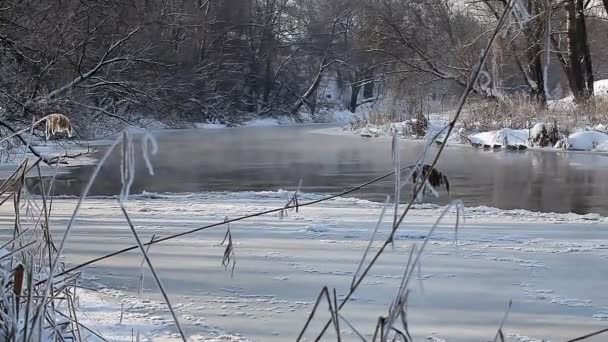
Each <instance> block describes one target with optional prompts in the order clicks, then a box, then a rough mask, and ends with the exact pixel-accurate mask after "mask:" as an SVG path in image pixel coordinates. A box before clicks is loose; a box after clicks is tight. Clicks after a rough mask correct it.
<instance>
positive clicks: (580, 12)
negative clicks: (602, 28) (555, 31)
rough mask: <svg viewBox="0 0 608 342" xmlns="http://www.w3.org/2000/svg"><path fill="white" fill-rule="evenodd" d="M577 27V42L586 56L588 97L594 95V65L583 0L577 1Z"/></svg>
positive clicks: (584, 65) (584, 56) (585, 67)
mask: <svg viewBox="0 0 608 342" xmlns="http://www.w3.org/2000/svg"><path fill="white" fill-rule="evenodd" d="M576 27H577V37H576V39H577V42H578V43H579V44H580V50H581V54H582V56H583V58H584V62H583V67H584V69H585V76H586V77H585V81H586V82H587V90H586V91H587V97H590V96H593V65H592V63H591V50H590V49H589V39H588V36H587V24H586V23H585V4H584V1H583V0H577V1H576Z"/></svg>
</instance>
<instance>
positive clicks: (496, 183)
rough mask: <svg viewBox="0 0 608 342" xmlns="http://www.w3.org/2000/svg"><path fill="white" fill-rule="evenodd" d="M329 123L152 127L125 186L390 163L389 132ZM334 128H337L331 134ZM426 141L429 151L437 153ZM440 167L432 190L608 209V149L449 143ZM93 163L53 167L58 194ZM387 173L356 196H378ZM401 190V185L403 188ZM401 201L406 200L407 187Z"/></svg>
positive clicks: (103, 183)
mask: <svg viewBox="0 0 608 342" xmlns="http://www.w3.org/2000/svg"><path fill="white" fill-rule="evenodd" d="M336 132H338V131H337V128H332V127H328V126H317V125H315V126H284V127H248V128H229V129H219V130H211V129H207V130H179V131H159V132H156V133H155V136H156V138H157V140H158V143H159V147H160V150H159V153H158V154H157V155H156V156H154V157H153V158H152V162H153V164H154V168H155V175H154V176H150V175H148V174H147V172H146V168H145V165H144V163H143V159H142V158H141V157H140V156H139V155H140V153H137V155H138V157H137V158H138V162H137V165H136V172H137V177H136V179H135V181H134V184H133V186H132V188H131V192H132V193H140V192H143V191H148V192H159V193H160V192H201V191H259V190H277V189H286V190H294V189H296V188H297V185H298V183H299V181H300V180H302V190H303V191H305V192H319V193H336V192H340V191H342V190H344V189H347V188H350V187H353V186H356V185H358V184H360V183H363V182H365V181H367V180H369V179H372V178H374V177H377V176H379V175H382V174H384V173H386V172H389V171H391V170H392V167H393V166H392V159H391V141H390V139H389V138H371V139H370V138H363V137H359V136H354V135H348V134H341V135H340V134H335V133H336ZM330 133H334V134H330ZM400 146H401V160H402V164H403V165H409V163H412V162H413V161H414V160H416V158H417V157H418V156H419V155H420V153H421V152H422V151H423V149H424V142H422V141H406V140H402V141H401V142H400ZM436 151H437V148H436V147H432V148H431V150H430V151H429V152H428V155H429V159H430V156H432V155H434V153H436ZM119 168H120V153H118V152H116V153H114V154H113V155H112V156H110V158H109V160H108V163H107V164H106V165H105V166H104V167H103V169H102V171H101V173H100V175H99V177H98V179H97V180H96V182H95V184H94V186H93V188H92V190H91V195H115V194H117V193H119V191H120V188H121V181H120V172H119ZM438 169H439V170H440V171H441V172H443V173H445V174H446V175H447V176H448V178H449V180H450V193H449V194H448V193H447V192H446V191H445V189H442V190H441V192H440V197H439V198H426V199H425V200H426V201H428V202H434V203H440V204H442V203H447V202H449V201H450V200H451V199H462V200H463V201H464V203H465V205H466V206H479V205H486V206H491V207H497V208H501V209H528V210H532V211H543V212H574V213H579V214H586V213H600V214H602V215H608V156H605V155H597V154H589V153H566V152H555V151H523V152H512V151H486V150H482V149H474V148H470V147H468V146H453V147H448V148H447V149H446V150H445V151H444V154H443V156H442V157H441V159H440V161H439V165H438ZM92 170H93V166H77V167H73V168H70V172H69V173H67V174H62V175H60V176H59V179H58V182H57V194H65V195H79V194H80V192H81V191H82V187H83V186H84V184H85V183H86V181H87V180H88V179H89V177H90V175H91V173H92ZM393 189H394V180H393V179H392V178H387V179H385V180H384V181H381V182H378V183H376V184H373V185H371V186H369V187H366V188H365V189H362V190H360V191H358V192H356V193H355V194H353V196H356V197H360V198H364V199H370V200H374V201H383V200H384V198H385V196H386V195H387V194H392V193H393ZM406 190H407V189H406ZM401 200H402V201H406V200H409V196H408V195H407V193H406V194H404V196H403V198H402V199H401Z"/></svg>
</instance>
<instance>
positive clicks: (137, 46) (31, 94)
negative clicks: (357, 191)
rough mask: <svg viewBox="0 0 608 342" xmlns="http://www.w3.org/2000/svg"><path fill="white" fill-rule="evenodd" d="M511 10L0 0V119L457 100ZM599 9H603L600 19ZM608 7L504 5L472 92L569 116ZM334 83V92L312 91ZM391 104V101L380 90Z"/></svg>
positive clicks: (570, 2) (394, 0) (586, 1)
mask: <svg viewBox="0 0 608 342" xmlns="http://www.w3.org/2000/svg"><path fill="white" fill-rule="evenodd" d="M509 4H510V0H330V1H328V0H206V1H205V0H130V1H124V0H56V1H53V0H47V1H40V0H0V107H1V108H2V109H1V111H2V115H3V116H4V117H5V118H8V119H12V120H20V119H29V118H30V117H31V116H32V115H36V116H38V117H39V116H41V115H44V114H48V113H49V112H52V111H59V112H66V113H70V114H72V115H74V116H79V117H81V118H83V119H82V120H83V122H87V120H93V119H94V118H98V117H113V118H116V119H118V120H120V119H122V118H128V117H130V116H132V115H133V114H135V115H139V116H146V117H156V118H158V119H160V120H193V121H199V122H200V121H222V122H230V121H235V120H237V121H238V119H239V118H240V117H242V116H243V115H244V114H254V115H259V116H265V115H285V114H289V115H294V116H295V115H297V114H298V113H301V112H305V113H312V114H314V113H315V112H317V111H318V110H319V109H320V108H321V107H323V106H324V105H327V104H328V103H329V104H332V105H334V106H342V107H343V108H346V109H350V110H351V111H355V110H356V109H357V107H358V106H360V105H361V104H363V103H372V102H374V101H377V100H378V99H381V98H382V96H383V95H384V94H385V93H386V91H385V90H386V89H387V88H393V89H398V93H399V94H401V95H402V96H408V95H409V94H411V93H414V92H416V93H417V94H419V93H424V94H428V95H430V94H434V95H435V96H437V94H442V93H447V92H457V91H458V90H459V89H460V88H459V87H461V86H463V85H464V84H466V82H467V80H468V77H469V74H470V71H471V70H472V69H473V67H474V65H475V63H476V61H477V59H478V56H479V54H480V49H481V48H482V46H483V45H484V44H485V42H486V38H487V36H488V34H490V32H491V30H492V29H493V27H494V25H495V24H496V21H497V18H498V16H499V15H500V13H502V11H503V10H504V8H505V6H509ZM605 6H607V7H605ZM606 10H608V1H603V2H600V1H593V0H517V1H516V2H515V3H514V5H513V10H512V13H511V15H510V17H509V22H508V25H506V26H505V27H504V28H503V30H502V31H501V34H500V37H499V39H498V41H497V43H496V44H495V46H494V47H493V51H492V55H491V60H490V63H488V65H487V67H486V69H485V72H484V74H483V77H482V78H481V80H480V82H479V84H477V85H476V86H475V89H474V93H475V94H476V95H477V96H480V97H485V98H490V99H494V100H496V101H500V100H501V98H504V97H506V96H510V95H512V94H516V93H517V94H525V95H526V96H530V97H531V98H533V99H535V100H537V101H538V103H539V105H540V106H543V105H544V104H545V103H546V100H547V98H548V97H550V96H552V94H553V92H554V90H555V89H556V87H557V86H558V85H559V84H563V86H564V87H565V88H566V90H568V88H569V89H570V91H571V93H572V94H573V95H574V97H575V98H576V101H578V102H583V101H586V100H587V99H589V98H590V97H592V96H593V81H594V78H597V77H598V76H597V75H601V74H602V72H603V70H604V69H605V66H604V60H605V58H604V57H603V55H605V53H604V52H606V51H605V48H604V45H605V44H604V42H605V41H606V34H607V32H608V30H607V29H606V28H607V25H608V23H607V22H606V17H607V16H606ZM328 84H333V87H334V88H335V89H338V90H339V91H338V92H336V91H330V92H327V91H322V90H321V89H322V88H323V87H328ZM393 93H394V92H393Z"/></svg>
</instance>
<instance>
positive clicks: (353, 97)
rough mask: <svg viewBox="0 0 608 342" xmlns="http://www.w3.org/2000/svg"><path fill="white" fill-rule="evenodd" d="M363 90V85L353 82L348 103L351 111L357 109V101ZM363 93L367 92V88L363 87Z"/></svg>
mask: <svg viewBox="0 0 608 342" xmlns="http://www.w3.org/2000/svg"><path fill="white" fill-rule="evenodd" d="M360 90H361V86H360V85H358V84H357V83H352V84H351V86H350V102H349V103H348V110H350V111H351V113H354V112H355V111H356V110H357V102H358V99H359V91H360ZM363 94H365V88H364V89H363Z"/></svg>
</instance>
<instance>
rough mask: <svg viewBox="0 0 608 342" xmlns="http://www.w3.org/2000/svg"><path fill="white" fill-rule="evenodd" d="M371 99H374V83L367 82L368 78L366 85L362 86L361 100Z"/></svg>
mask: <svg viewBox="0 0 608 342" xmlns="http://www.w3.org/2000/svg"><path fill="white" fill-rule="evenodd" d="M372 97H374V82H371V81H369V78H368V81H367V83H365V85H364V86H363V98H364V99H370V98H372Z"/></svg>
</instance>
